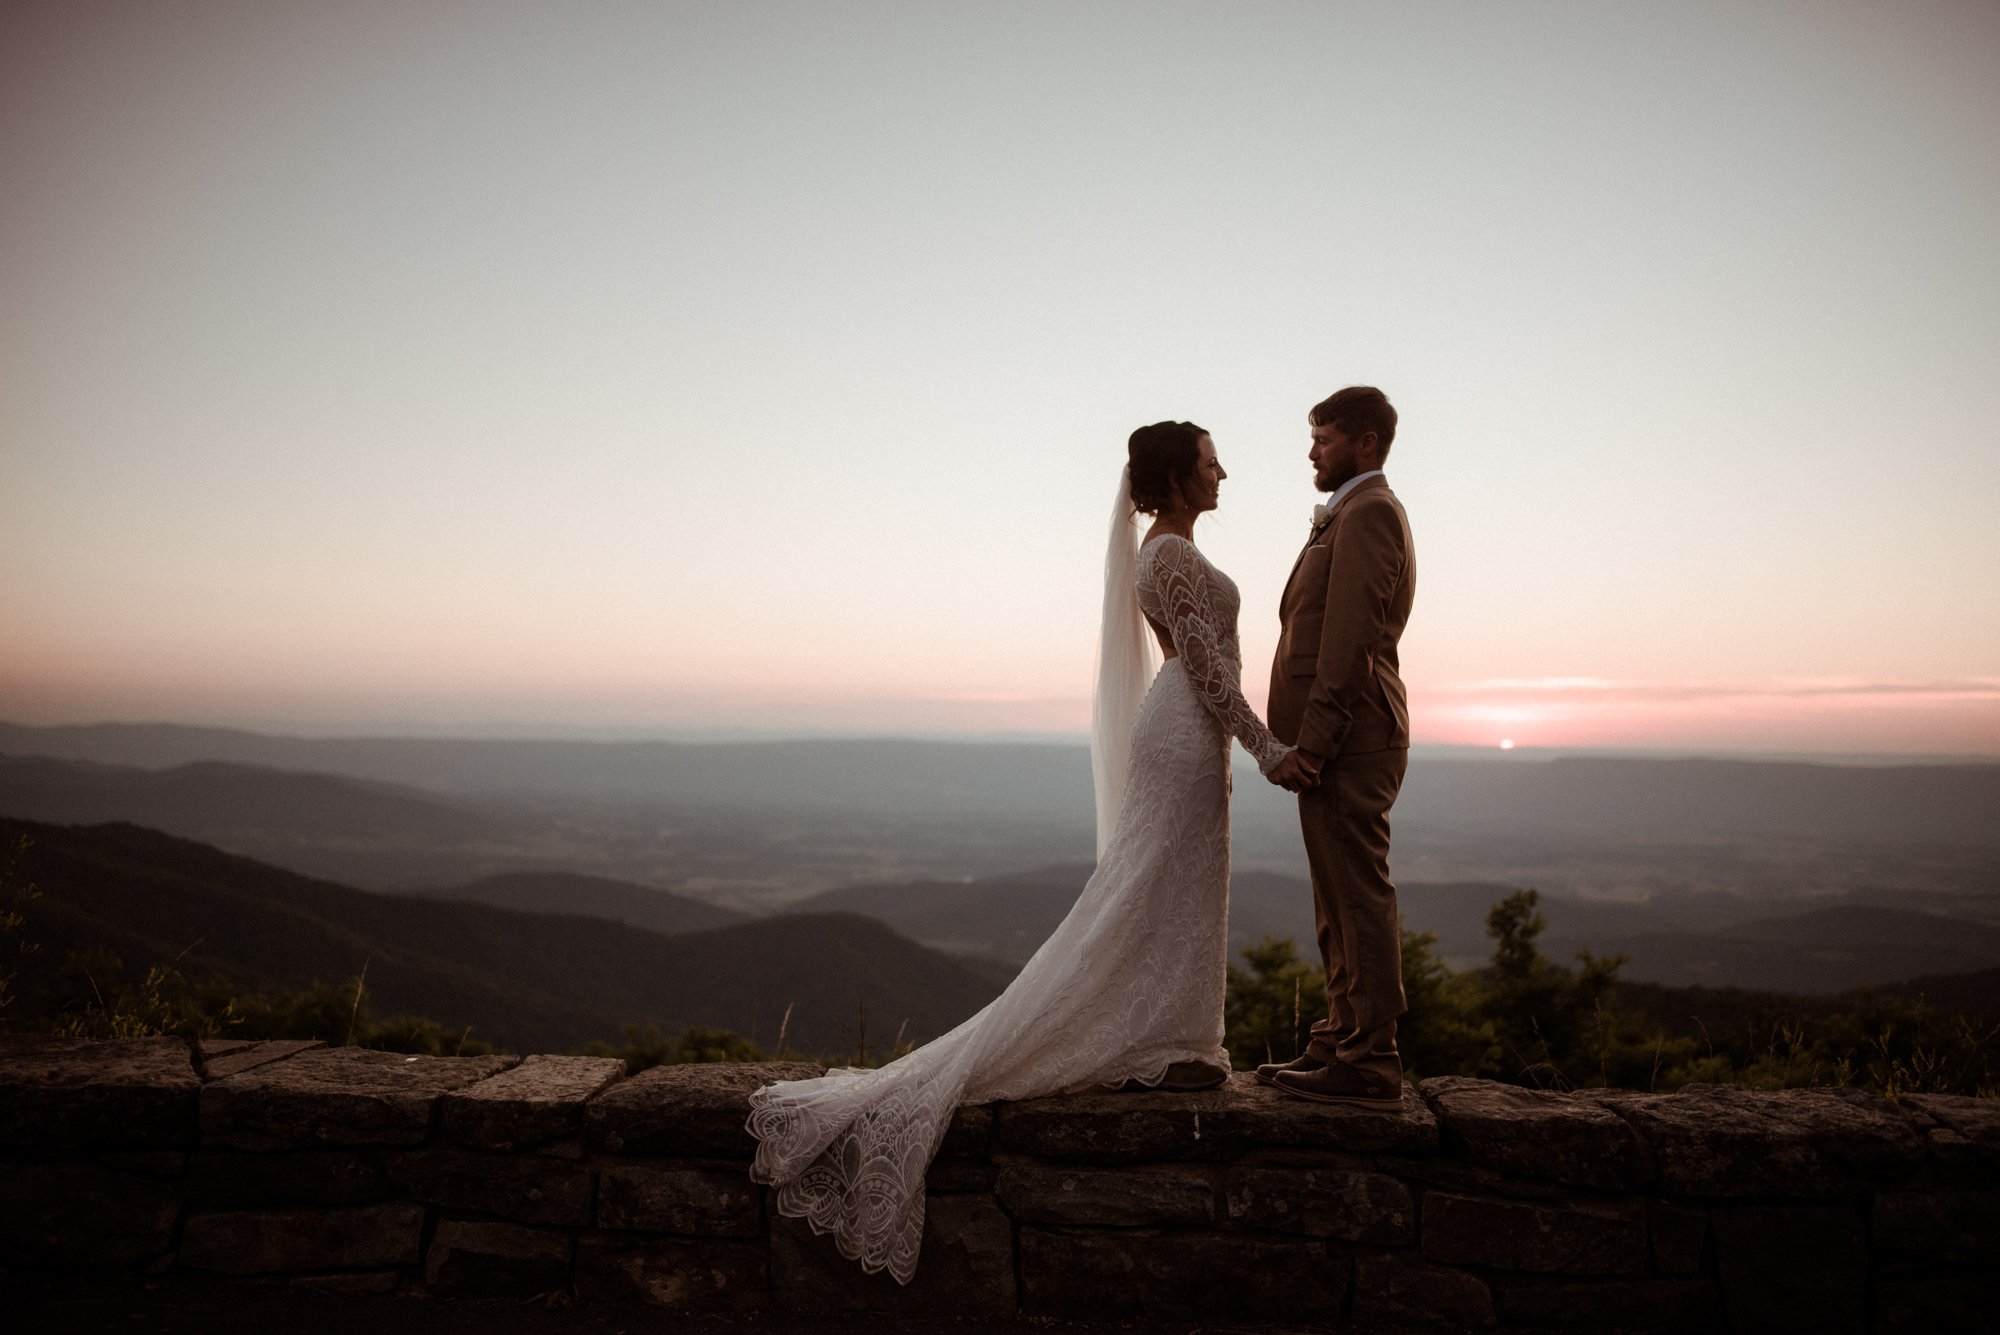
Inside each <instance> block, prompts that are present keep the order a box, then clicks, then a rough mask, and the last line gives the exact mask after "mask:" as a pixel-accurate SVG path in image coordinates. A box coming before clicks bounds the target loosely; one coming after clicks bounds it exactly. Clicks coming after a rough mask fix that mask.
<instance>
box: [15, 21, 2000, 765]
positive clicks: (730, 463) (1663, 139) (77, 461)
mask: <svg viewBox="0 0 2000 1335" xmlns="http://www.w3.org/2000/svg"><path fill="white" fill-rule="evenodd" d="M1996 70H2000V5H1994V4H1991V3H1979V2H1972V3H1957V4H1927V3H1902V2H1899V3H1881V4H1841V3H1833V2H1831V0H1811V2H1809V3H1797V4H1765V3H1743V2H1742V0H1736V2H1733V3H1718V4H1696V3H1685V4H1675V3H1644V4H1639V3H1634V4H1617V3H1605V2H1604V0H1588V2H1582V3H1574V4H1387V3H1384V4H1379V5H1375V4H1331V3H1314V4H1227V5H1225V4H1219V3H1218V4H1201V5H1174V4H1164V3H1156V2H1151V0H1148V2H1146V3H1130V4H1089V3H1083V4H1078V3H1050V4H1023V3H1007V4H975V3H950V4H937V3H911V4H852V3H800V4H757V3H729V4H687V5H677V4H666V3H634V4H608V3H600V4H587V3H564V4H553V3H548V4H508V3H496V2H493V0H480V2H479V3H464V4H456V3H440V2H438V0H397V2H395V3H357V2H356V0H342V2H341V3H336V4H324V3H320V4H307V3H272V0H254V2H253V3H242V4H224V3H210V2H207V0H189V2H185V3H158V4H142V3H127V4H106V3H88V2H84V3H79V2H78V0H64V2H62V3H54V4H23V3H18V0H16V2H14V3H9V4H8V5H6V6H5V7H4V8H0V183H4V184H0V294H4V300H0V718H5V719H10V720H13V721H18V722H32V723H59V722H89V721H97V720H103V719H126V720H171V721H180V722H189V723H226V724H240V725H249V726H260V727H286V728H294V729H298V730H305V731H316V732H326V731H341V730H360V729H368V730H380V729H383V728H403V727H426V728H428V727H441V728H442V727H449V728H458V729H463V728H480V727H490V728H493V729H496V730H507V729H521V728H534V727H564V726H598V727H609V726H618V727H635V728H647V727H658V728H680V727H730V728H770V729H779V730H783V729H802V728H803V729H827V730H835V731H842V730H845V731H861V732H867V731H893V732H905V733H908V732H916V733H923V732H959V733H963V732H980V731H988V730H995V731H997V730H1009V731H1027V732H1044V731H1046V732H1057V733H1070V734H1074V733H1077V732H1080V731H1081V730H1082V729H1083V728H1084V727H1085V726H1086V725H1087V719H1088V708H1089V706H1088V694H1089V688H1090V670H1091V663H1092V660H1093V656H1094V647H1095V646H1094V636H1095V633H1096V625H1097V615H1098V600H1099V596H1100V590H1101V582H1100V570H1101V562H1102V556H1103V544H1104V526H1105V519H1106V516H1107V513H1108V510H1109V506H1110V501H1111V496H1112V492H1113V490H1114V487H1115V485H1116V481H1117V473H1118V469H1119V467H1120V465H1121V464H1122V462H1123V455H1124V442H1125V438H1126V436H1127V435H1128V434H1129V433H1130V431H1131V430H1132V428H1133V427H1135V426H1138V425H1140V424H1142V423H1145V422H1150V421H1154V420H1158V419H1161V418H1177V419H1180V418H1185V419H1192V420H1194V421H1196V422H1198V423H1200V424H1202V425H1203V426H1205V427H1207V428H1208V429H1209V430H1210V431H1211V432H1212V433H1213V434H1214V437H1215V441H1216V445H1217V448H1218V451H1219V453H1220V455H1221V457H1222V460H1223V462H1224V464H1225V466H1226V467H1227V468H1228V469H1229V471H1230V474H1231V476H1230V479H1229V481H1228V482H1226V483H1225V484H1224V487H1223V492H1222V508H1221V510H1220V511H1219V513H1218V514H1217V515H1215V516H1212V517H1210V518H1208V519H1205V520H1204V521H1203V524H1202V527H1201V529H1200V530H1199V531H1198V533H1197V538H1198V540H1199V541H1200V543H1201V545H1202V546H1203V547H1204V548H1205V549H1206V550H1207V551H1208V552H1209V554H1210V555H1211V557H1212V558H1213V559H1214V560H1215V561H1216V562H1217V563H1218V564H1219V565H1220V566H1222V568H1223V569H1225V570H1227V571H1229V572H1230V573H1231V574H1232V575H1233V576H1234V577H1235V578H1236V580H1237V582H1238V583H1239V584H1240V585H1241V586H1242V588H1243V591H1244V611H1243V618H1244V620H1243V639H1244V648H1245V655H1246V660H1247V668H1246V672H1245V677H1246V687H1247V690H1248V694H1249V695H1250V698H1251V700H1252V702H1253V703H1257V704H1260V705H1261V703H1262V701H1263V696H1264V689H1263V683H1264V680H1265V676H1266V673H1267V671H1268V664H1269V658H1270V653H1271V650H1272V646H1273V643H1274V641H1275V631H1276V606H1277V599H1278V594H1279V591H1280V587H1281V585H1282V583H1283V581H1284V578H1285V574H1286V572H1287V570H1288V569H1289V567H1290V564H1291V561H1292V558H1293V556H1294V554H1295V553H1296V551H1297V548H1298V544H1299V543H1300V542H1301V540H1302V539H1303V538H1304V536H1305V530H1306V522H1307V519H1308V515H1309V511H1310V508H1311V506H1312V504H1313V502H1314V500H1315V499H1316V498H1315V495H1314V493H1313V490H1312V483H1311V475H1310V469H1309V467H1308V465H1307V463H1306V460H1305V447H1306V443H1307V437H1306V425H1305V420H1304V419H1305V413H1306V410H1307V409H1308V408H1309V407H1310V406H1311V405H1312V404H1313V403H1314V402H1315V401H1317V400H1318V399H1320V398H1322V397H1324V396H1325V395H1327V394H1329V393H1331V392H1332V391H1333V390H1335V389H1337V388H1339V387H1341V386H1342V385H1346V384H1352V383H1372V384H1376V385H1379V386H1381V387H1382V388H1383V389H1384V390H1385V391H1386V392H1387V393H1388V394H1389V396H1390V398H1391V399H1392V400H1393V401H1394V402H1395V403H1396V405H1397V407H1398V409H1399V410H1400V412H1401V414H1402V426H1401V430H1400V433H1399V436H1398V439H1397V443H1396V446H1395V449H1394V452H1393V454H1392V457H1391V459H1390V464H1389V470H1388V471H1389V477H1390V481H1391V483H1392V485H1393V486H1394V487H1395V488H1396V490H1397V493H1398V494H1399V495H1400V496H1401V497H1402V499H1403V501H1404V503H1405V505H1406V506H1407V507H1408V510H1409V513H1410V517H1411V522H1412V526H1413V529H1414V531H1415V536H1416V542H1417V547H1418V568H1419V579H1418V593H1417V601H1416V610H1415V614H1414V617H1413V619H1412V622H1411V625H1410V629H1409V632H1408V634H1407V636H1406V638H1405V640H1404V642H1403V662H1404V667H1405V676H1406V678H1407V679H1408V680H1409V682H1410V683H1411V688H1412V692H1413V707H1414V710H1415V731H1416V734H1417V740H1418V741H1419V742H1440V743H1442V742H1454V743H1469V744H1474V745H1497V744H1498V742H1499V741H1500V740H1501V739H1503V738H1506V739H1509V740H1515V741H1518V742H1519V743H1520V744H1521V745H1523V746H1537V745H1618V746H1631V745H1645V746H1684V747H1691V748H1696V749H1709V750H1717V749H1756V750H1770V749H1788V750H1826V751H1906V752H1909V751H1937V752H1952V753H1985V754H2000V612H1996V606H2000V600H1996V597H1995V588H1996V576H2000V522H1996V515H2000V373H1996V370H1995V368H1996V367H2000V78H1997V77H1995V71H1996Z"/></svg>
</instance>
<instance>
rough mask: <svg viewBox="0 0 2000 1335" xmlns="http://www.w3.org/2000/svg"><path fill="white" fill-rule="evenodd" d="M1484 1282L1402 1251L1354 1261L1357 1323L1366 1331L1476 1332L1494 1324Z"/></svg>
mask: <svg viewBox="0 0 2000 1335" xmlns="http://www.w3.org/2000/svg"><path fill="white" fill-rule="evenodd" d="M1495 1320H1496V1318H1495V1316H1494V1315H1493V1295H1492V1293H1491V1292H1489V1291H1488V1289H1487V1287H1486V1281H1485V1280H1483V1279H1481V1278H1479V1276H1477V1275H1468V1274H1466V1273H1465V1272H1464V1271H1463V1270H1448V1269H1446V1268H1445V1267H1444V1266H1441V1265H1427V1264H1426V1263H1424V1262H1423V1261H1419V1260H1416V1259H1415V1258H1413V1257H1411V1256H1409V1255H1408V1254H1407V1253H1402V1252H1362V1253H1361V1254H1359V1255H1358V1256H1356V1257H1355V1258H1354V1322H1355V1324H1356V1325H1357V1326H1358V1327H1360V1328H1361V1329H1363V1330H1477V1329H1479V1328H1481V1327H1484V1326H1490V1325H1492V1324H1494V1322H1495Z"/></svg>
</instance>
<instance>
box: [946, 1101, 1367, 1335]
mask: <svg viewBox="0 0 2000 1335" xmlns="http://www.w3.org/2000/svg"><path fill="white" fill-rule="evenodd" d="M1003 1121H1004V1119H1003ZM1347 1270H1348V1265H1347V1258H1346V1257H1344V1256H1334V1255H1330V1254H1329V1253H1328V1251H1327V1247H1326V1244H1324V1243H1321V1242H1316V1241H1309V1240H1306V1239H1299V1240H1296V1241H1294V1240H1291V1239H1279V1238H1271V1237H1264V1236H1259V1235H1256V1234H1250V1233H1214V1232H1195V1233H1160V1232H1155V1231H1153V1230H1150V1229H1119V1230H1102V1229H1089V1230H1084V1229H1057V1228H1043V1227H1038V1226H1035V1225H1025V1224H1024V1225H1022V1227H1021V1272H1020V1273H1021V1306H1022V1308H1023V1310H1025V1311H1027V1312H1029V1313H1031V1314H1033V1315H1037V1316H1061V1317H1066V1318H1070V1319H1079V1318H1092V1317H1095V1318H1106V1319H1130V1318H1144V1319H1148V1320H1154V1321H1242V1320H1248V1319H1253V1317H1254V1319H1255V1320H1258V1321H1299V1322H1310V1323H1315V1324H1317V1323H1329V1324H1330V1323H1332V1322H1334V1321H1336V1320H1337V1319H1338V1318H1339V1316H1340V1306H1341V1303H1342V1301H1343V1300H1344V1298H1345V1297H1346V1289H1347ZM919 1273H921V1271H919Z"/></svg>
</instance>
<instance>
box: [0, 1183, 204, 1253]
mask: <svg viewBox="0 0 2000 1335" xmlns="http://www.w3.org/2000/svg"><path fill="white" fill-rule="evenodd" d="M179 1215H180V1200H179V1193H178V1191H177V1188H176V1184H174V1183H173V1182H170V1181H163V1180H162V1179H160V1178H157V1177H142V1176H137V1175H134V1174H130V1173H119V1172H113V1171H111V1170H110V1169H107V1168H104V1167H101V1166H99V1165H96V1164H82V1163H0V1246H4V1247H5V1249H6V1258H5V1261H6V1264H7V1265H9V1266H10V1267H11V1266H12V1265H14V1264H17V1263H21V1262H25V1263H27V1264H28V1265H31V1266H37V1267H39V1266H46V1265H55V1266H63V1267H72V1266H73V1267H82V1268H88V1269H121V1268H124V1267H127V1266H132V1265H137V1264H138V1263H139V1262H141V1261H144V1260H147V1259H148V1258H151V1257H154V1256H158V1255H160V1254H161V1253H163V1252H165V1251H166V1250H167V1249H168V1248H169V1247H171V1246H172V1245H173V1237H174V1221H175V1219H177V1218H178V1217H179Z"/></svg>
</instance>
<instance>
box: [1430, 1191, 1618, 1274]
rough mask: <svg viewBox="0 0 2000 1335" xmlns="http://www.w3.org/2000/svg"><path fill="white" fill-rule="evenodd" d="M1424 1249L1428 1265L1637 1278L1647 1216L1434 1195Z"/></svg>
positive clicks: (1612, 1209)
mask: <svg viewBox="0 0 2000 1335" xmlns="http://www.w3.org/2000/svg"><path fill="white" fill-rule="evenodd" d="M1423 1250H1424V1255H1425V1256H1426V1257H1428V1258H1429V1259H1431V1260H1433V1261H1445V1262H1451V1263H1456V1264H1460V1265H1489V1266H1493V1267H1495V1268H1496V1269H1500V1270H1529V1271H1539V1272H1543V1273H1549V1274H1569V1275H1626V1274H1639V1273H1641V1272H1643V1271H1644V1270H1645V1269H1646V1218H1645V1215H1644V1213H1642V1212H1641V1211H1640V1210H1638V1209H1636V1208H1629V1207H1621V1206H1612V1205H1604V1206H1595V1207H1585V1206H1582V1205H1580V1204H1579V1205H1576V1206H1557V1205H1533V1204H1529V1203H1527V1202H1525V1201H1502V1200H1491V1199H1487V1198H1485V1197H1479V1196H1459V1195H1455V1194H1453V1193H1451V1192H1445V1191H1432V1192H1427V1193H1425V1195H1424V1222H1423Z"/></svg>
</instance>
